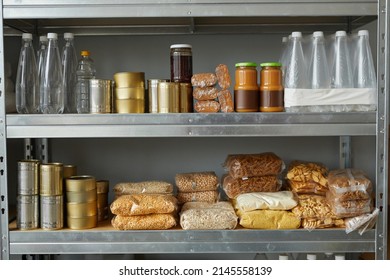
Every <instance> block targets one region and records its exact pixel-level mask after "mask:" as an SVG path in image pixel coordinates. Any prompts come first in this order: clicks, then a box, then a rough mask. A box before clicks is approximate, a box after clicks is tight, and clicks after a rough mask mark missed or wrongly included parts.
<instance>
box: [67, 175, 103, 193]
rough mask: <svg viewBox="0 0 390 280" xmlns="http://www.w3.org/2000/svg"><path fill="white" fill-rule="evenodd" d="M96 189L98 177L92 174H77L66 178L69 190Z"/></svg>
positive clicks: (83, 190)
mask: <svg viewBox="0 0 390 280" xmlns="http://www.w3.org/2000/svg"><path fill="white" fill-rule="evenodd" d="M89 190H96V179H95V177H93V176H90V175H77V176H72V177H70V178H67V179H66V191H67V192H85V191H89Z"/></svg>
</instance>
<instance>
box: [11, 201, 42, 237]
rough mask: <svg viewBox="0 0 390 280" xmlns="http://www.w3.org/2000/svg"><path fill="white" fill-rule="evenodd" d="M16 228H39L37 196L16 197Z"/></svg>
mask: <svg viewBox="0 0 390 280" xmlns="http://www.w3.org/2000/svg"><path fill="white" fill-rule="evenodd" d="M16 200H17V218H16V226H17V228H18V229H21V230H30V229H36V228H38V226H39V195H18V196H17V199H16Z"/></svg>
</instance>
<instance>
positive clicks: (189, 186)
mask: <svg viewBox="0 0 390 280" xmlns="http://www.w3.org/2000/svg"><path fill="white" fill-rule="evenodd" d="M175 183H176V186H177V188H178V190H179V192H197V191H215V190H217V189H218V186H219V178H218V176H217V174H215V172H214V171H203V172H190V173H178V174H176V176H175Z"/></svg>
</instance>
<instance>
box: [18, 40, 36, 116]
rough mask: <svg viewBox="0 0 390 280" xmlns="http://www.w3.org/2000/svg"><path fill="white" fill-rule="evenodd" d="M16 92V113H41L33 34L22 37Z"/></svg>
mask: <svg viewBox="0 0 390 280" xmlns="http://www.w3.org/2000/svg"><path fill="white" fill-rule="evenodd" d="M15 92H16V111H17V112H18V113H19V114H35V113H39V91H38V79H37V64H36V60H35V51H34V47H33V45H32V34H31V33H23V35H22V47H21V50H20V55H19V63H18V70H17V73H16V83H15Z"/></svg>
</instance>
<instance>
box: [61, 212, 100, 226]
mask: <svg viewBox="0 0 390 280" xmlns="http://www.w3.org/2000/svg"><path fill="white" fill-rule="evenodd" d="M66 220H67V223H68V227H69V228H70V229H90V228H94V227H96V226H97V215H94V216H86V217H81V218H76V217H70V216H68V217H67V219H66Z"/></svg>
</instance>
